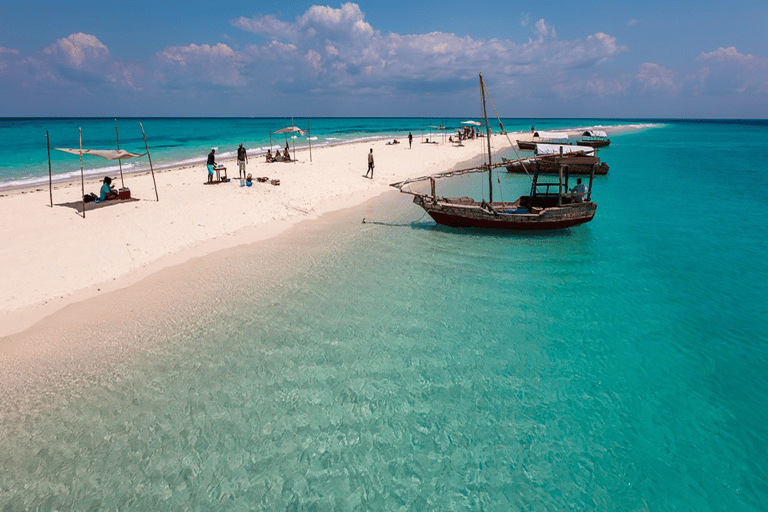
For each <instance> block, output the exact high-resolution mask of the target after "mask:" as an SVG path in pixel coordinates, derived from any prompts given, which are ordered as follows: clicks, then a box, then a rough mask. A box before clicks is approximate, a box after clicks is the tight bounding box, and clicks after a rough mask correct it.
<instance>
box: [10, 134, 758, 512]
mask: <svg viewBox="0 0 768 512" xmlns="http://www.w3.org/2000/svg"><path fill="white" fill-rule="evenodd" d="M705 140H707V141H712V140H717V141H722V140H728V141H732V143H731V142H729V144H728V148H727V150H718V151H712V150H711V149H703V148H702V147H701V146H699V145H698V144H699V143H701V142H702V141H705ZM738 146H741V148H739V147H738ZM765 147H768V126H766V125H765V124H757V125H755V124H744V125H737V124H704V123H676V124H668V125H666V126H664V127H661V128H654V129H650V130H647V131H644V132H639V133H632V134H626V135H621V136H617V137H615V139H614V142H613V144H612V145H611V147H610V148H608V149H607V150H605V151H603V152H602V156H603V159H604V160H605V161H606V162H608V164H609V165H610V167H611V170H610V172H609V176H607V177H600V178H596V180H595V190H594V194H593V197H594V199H595V200H596V201H597V203H598V210H597V216H596V217H595V219H594V221H593V222H591V223H589V224H586V225H583V226H580V227H577V228H572V229H569V230H563V231H556V232H550V233H534V234H521V235H515V234H508V233H494V232H482V231H471V230H469V231H467V230H455V229H444V228H440V227H436V226H435V225H434V224H433V223H432V222H431V221H429V220H428V219H427V218H420V217H422V212H421V211H420V210H419V209H418V208H416V207H415V206H413V205H412V204H410V202H409V199H410V197H409V196H403V195H399V194H396V193H392V194H389V195H387V196H386V197H384V198H381V199H379V200H377V201H375V202H373V203H369V204H367V205H365V206H363V207H360V208H358V209H355V210H354V211H350V212H343V213H342V214H338V215H335V216H331V217H330V218H327V219H323V220H321V221H318V222H315V223H312V224H308V225H302V226H301V227H300V231H301V230H303V232H302V233H303V234H302V233H300V234H299V235H297V236H296V237H294V238H289V239H288V241H287V242H284V243H283V244H284V245H280V244H278V246H277V248H276V249H275V250H276V251H278V253H279V252H280V251H282V253H283V254H285V257H286V259H289V260H290V261H291V264H290V265H289V268H290V271H289V272H287V273H286V274H284V275H280V276H276V275H274V274H271V273H273V272H275V264H274V261H273V260H270V259H267V258H264V257H263V254H262V252H260V249H257V248H253V249H251V250H245V251H243V252H242V253H241V254H240V255H239V256H238V258H242V261H241V264H242V265H243V266H250V267H252V270H251V271H252V272H254V274H255V275H260V276H262V277H263V276H264V275H265V274H267V275H271V276H274V277H270V278H269V279H266V280H264V279H262V280H259V284H258V285H257V284H254V285H253V286H252V287H251V286H249V280H248V279H247V278H243V277H242V274H238V278H237V279H236V280H235V281H233V282H231V283H230V284H227V283H226V280H225V282H224V283H223V284H219V285H217V287H216V288H215V290H217V291H216V292H215V293H214V294H213V295H214V296H212V294H211V293H207V294H206V293H201V296H200V297H199V298H198V299H195V300H196V301H197V303H196V304H195V305H194V306H185V305H182V304H169V305H168V313H170V315H171V316H172V317H173V316H174V314H173V310H174V308H180V309H183V308H189V307H192V308H198V310H196V311H197V313H196V314H197V318H196V319H194V318H193V319H191V320H185V321H184V322H183V323H180V324H178V325H174V324H173V321H172V320H170V321H169V322H168V324H167V326H166V327H167V328H166V329H163V330H162V332H160V331H159V332H160V333H159V334H158V335H157V336H155V337H152V338H151V339H148V340H144V341H143V345H142V346H143V347H144V348H143V349H142V350H140V351H137V352H136V353H135V354H133V355H132V356H131V357H128V358H126V359H125V360H123V361H121V362H119V363H115V364H110V365H106V366H104V367H99V366H98V365H96V366H94V367H92V368H83V369H80V370H78V371H72V372H69V375H70V377H68V378H67V377H62V378H61V380H60V381H59V382H58V384H57V385H56V386H53V387H51V388H50V389H47V390H45V391H38V392H35V393H31V394H27V395H24V396H25V398H24V401H23V402H19V403H16V404H13V407H10V408H9V410H7V411H6V413H5V414H4V415H3V416H2V417H1V418H0V467H2V468H4V469H3V471H2V472H1V473H0V475H1V476H0V505H3V506H5V507H7V510H28V509H40V510H55V509H90V508H99V509H130V510H160V509H162V510H219V509H221V510H241V509H242V510H253V509H261V510H283V509H290V510H393V509H401V510H686V511H691V510H694V511H698V510H701V511H707V510H735V511H757V510H764V508H765V504H766V503H767V502H768V488H766V486H765V482H766V481H768V467H766V460H767V459H766V457H765V455H766V453H768V432H767V431H766V427H765V425H766V424H768V377H767V376H766V372H765V367H766V363H767V362H768V361H767V359H768V339H767V337H766V335H765V330H764V326H763V323H764V322H763V320H764V318H765V312H766V311H768V293H766V285H765V282H766V277H768V264H767V263H766V261H765V258H764V253H765V250H766V248H768V247H766V245H767V244H766V241H765V240H766V237H765V228H764V221H763V220H762V218H761V216H759V215H756V213H759V212H760V211H761V208H760V207H761V206H764V205H765V199H766V197H768V178H766V176H765V172H764V167H763V165H764V164H763V163H764V161H765V156H766V155H765V154H764V152H765V149H764V148H765ZM740 149H741V150H740ZM500 180H501V182H502V184H503V187H504V189H505V190H506V191H507V192H506V193H507V194H512V195H514V193H513V191H516V193H520V192H522V191H524V190H525V189H526V181H525V180H526V178H525V177H521V176H512V175H501V176H500ZM447 186H449V187H450V185H447ZM362 217H365V218H366V220H367V222H366V223H365V224H363V223H361V222H360V220H361V218H362ZM417 219H419V220H418V221H417ZM372 222H375V223H372ZM301 240H304V243H303V244H302V243H300V242H301ZM293 242H295V246H292V245H291V243H293ZM249 251H250V252H249ZM225 277H226V276H225ZM254 283H255V280H254ZM222 290H225V291H224V292H222ZM200 311H204V313H200ZM192 316H193V317H194V315H192ZM129 335H130V334H129V333H125V336H129ZM68 379H69V380H68Z"/></svg>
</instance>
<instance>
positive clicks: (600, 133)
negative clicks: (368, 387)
mask: <svg viewBox="0 0 768 512" xmlns="http://www.w3.org/2000/svg"><path fill="white" fill-rule="evenodd" d="M582 137H603V138H605V137H608V134H607V133H605V132H603V131H600V130H587V131H585V132H584V135H582Z"/></svg>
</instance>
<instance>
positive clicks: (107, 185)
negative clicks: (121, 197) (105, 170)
mask: <svg viewBox="0 0 768 512" xmlns="http://www.w3.org/2000/svg"><path fill="white" fill-rule="evenodd" d="M110 199H117V191H116V190H115V189H114V187H113V186H112V178H110V177H109V176H105V177H104V183H103V184H102V185H101V190H100V191H99V201H109V200H110Z"/></svg>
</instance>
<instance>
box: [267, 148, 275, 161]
mask: <svg viewBox="0 0 768 512" xmlns="http://www.w3.org/2000/svg"><path fill="white" fill-rule="evenodd" d="M273 161H274V158H273V157H272V150H271V149H268V150H267V163H270V162H273Z"/></svg>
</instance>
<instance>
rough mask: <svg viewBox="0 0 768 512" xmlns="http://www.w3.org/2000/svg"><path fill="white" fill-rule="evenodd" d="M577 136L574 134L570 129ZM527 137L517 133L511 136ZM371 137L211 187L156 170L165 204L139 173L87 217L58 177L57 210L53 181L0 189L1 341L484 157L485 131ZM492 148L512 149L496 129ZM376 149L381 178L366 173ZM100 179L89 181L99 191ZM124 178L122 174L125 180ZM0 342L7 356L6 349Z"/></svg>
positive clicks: (177, 171)
mask: <svg viewBox="0 0 768 512" xmlns="http://www.w3.org/2000/svg"><path fill="white" fill-rule="evenodd" d="M573 134H574V135H576V132H573ZM522 137H527V138H530V134H525V135H522V136H521V135H518V134H510V138H511V139H512V140H513V141H514V140H515V139H517V138H522ZM399 140H400V141H401V143H400V144H398V145H388V144H387V142H388V140H376V141H366V142H359V143H350V144H343V145H337V146H327V147H323V148H319V149H315V148H313V150H312V161H311V162H310V161H309V152H308V151H297V157H298V158H297V160H298V161H297V162H296V163H271V164H268V163H266V162H265V161H264V159H263V157H254V158H253V159H250V162H249V164H248V169H247V172H249V173H251V174H252V175H253V176H254V178H256V177H260V176H265V177H269V178H270V179H279V180H280V185H279V186H274V185H271V184H269V183H258V182H254V183H253V186H251V187H241V186H240V183H239V180H238V179H236V178H237V175H238V171H237V165H236V163H235V162H234V160H224V161H222V162H220V163H223V164H224V165H225V166H226V167H227V174H228V176H229V178H234V179H232V181H231V182H229V183H222V184H217V185H204V184H203V183H204V182H205V181H206V170H205V168H204V166H203V165H192V166H189V165H186V166H182V167H179V168H174V169H169V170H163V171H161V172H156V173H155V179H156V181H157V190H158V195H159V201H156V200H155V190H154V187H153V183H152V178H151V176H150V175H149V173H141V174H132V175H129V176H127V177H126V180H125V182H126V183H125V184H126V186H127V187H129V188H130V189H131V194H132V200H131V201H121V202H112V203H108V204H104V205H88V206H87V207H86V216H85V218H83V217H82V215H81V214H80V205H81V203H80V200H81V187H80V184H79V183H76V182H70V183H67V184H59V185H57V187H58V188H57V189H55V190H54V191H53V203H54V206H53V208H51V207H50V203H49V194H48V190H47V188H45V189H41V188H40V187H39V186H38V187H35V189H36V190H29V189H17V190H12V191H9V190H6V191H3V193H4V197H0V215H2V216H3V218H4V222H3V227H2V228H0V240H2V246H1V247H0V268H3V269H4V270H3V279H2V281H3V283H2V284H3V286H2V290H3V291H2V295H0V338H3V337H6V336H10V335H12V334H18V333H21V332H23V331H25V330H26V329H29V328H30V327H32V326H33V325H35V324H36V323H37V322H39V321H40V320H41V319H43V318H45V317H47V316H49V315H51V314H53V313H54V312H56V311H59V310H60V309H62V308H64V307H66V306H67V305H69V304H72V303H76V302H80V301H83V300H86V299H89V298H91V297H96V296H99V295H100V294H104V293H108V292H110V291H114V290H116V289H120V288H125V287H128V286H131V285H132V284H134V283H137V282H138V281H140V280H142V279H144V278H146V277H147V276H149V275H151V274H153V273H155V272H157V271H159V270H161V269H164V268H167V267H171V266H175V265H180V264H183V263H185V262H187V261H189V260H190V259H192V258H196V257H201V256H205V255H207V254H211V253H213V252H216V251H220V250H222V249H228V248H233V247H237V246H240V245H245V244H251V243H254V242H258V241H260V240H265V239H267V238H271V237H274V236H276V235H278V234H280V233H282V232H283V231H285V230H286V229H288V228H289V227H290V226H292V225H294V224H296V223H297V222H300V221H302V220H307V219H313V218H317V217H318V216H320V215H322V214H323V213H327V212H331V211H336V210H340V209H344V208H349V207H352V206H355V205H358V204H361V203H363V202H365V201H367V200H368V199H371V198H373V197H375V196H378V195H380V194H382V193H383V192H385V191H387V190H391V189H390V188H389V186H388V185H389V183H392V182H395V181H398V180H402V179H404V178H408V177H415V176H423V175H427V174H432V173H436V172H441V171H445V170H448V169H450V168H452V167H455V166H456V165H458V164H460V163H462V164H463V163H466V162H470V161H472V162H476V161H479V158H480V156H481V155H482V152H483V146H484V145H485V139H482V138H481V139H475V140H470V141H465V142H464V146H463V147H456V146H454V145H452V144H450V143H447V144H424V143H420V142H419V140H418V139H415V140H414V143H413V147H412V149H409V147H408V142H407V139H399ZM492 142H493V146H494V150H504V149H505V148H508V147H509V144H508V142H507V139H506V137H504V136H501V135H494V136H493V138H492ZM370 148H373V153H374V157H375V161H376V169H375V179H373V180H368V179H365V178H363V177H362V175H363V174H364V173H365V171H366V165H367V163H366V162H367V160H366V157H367V154H368V151H369V149H370ZM99 185H100V183H99V182H97V181H91V182H87V183H86V187H85V191H86V192H98V188H99ZM118 186H119V178H118ZM2 345H3V343H2V339H0V352H2Z"/></svg>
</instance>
